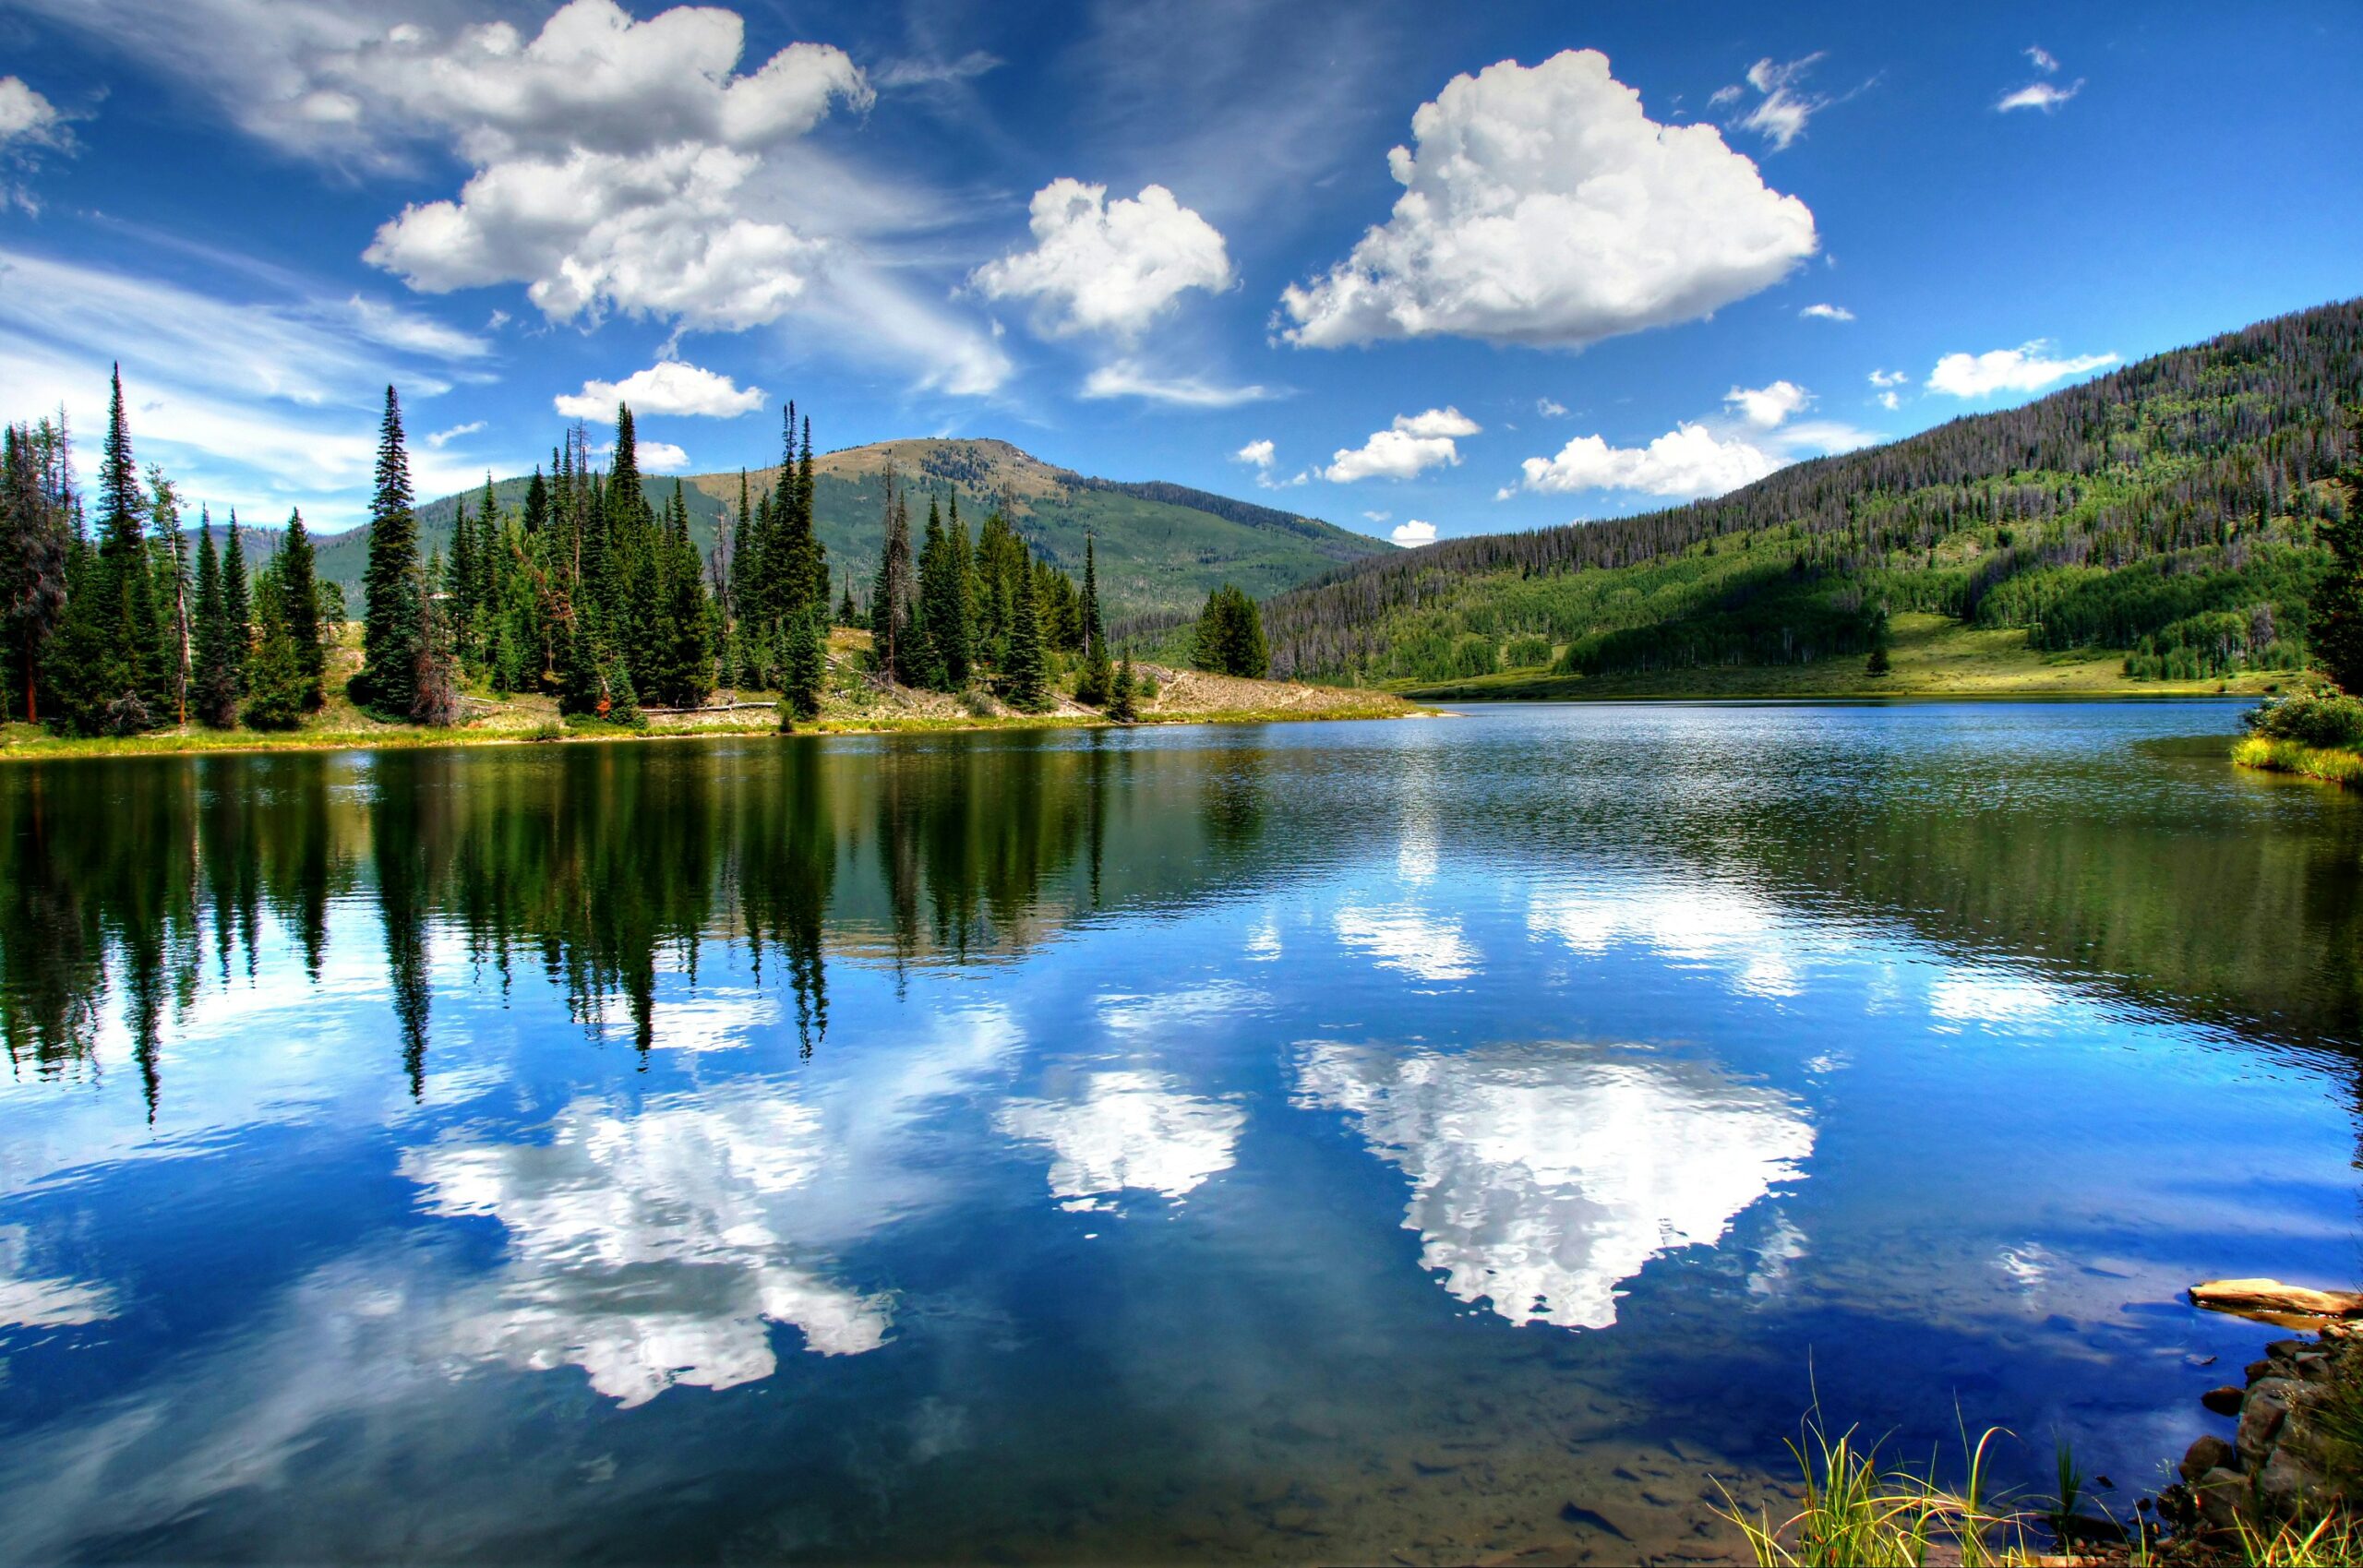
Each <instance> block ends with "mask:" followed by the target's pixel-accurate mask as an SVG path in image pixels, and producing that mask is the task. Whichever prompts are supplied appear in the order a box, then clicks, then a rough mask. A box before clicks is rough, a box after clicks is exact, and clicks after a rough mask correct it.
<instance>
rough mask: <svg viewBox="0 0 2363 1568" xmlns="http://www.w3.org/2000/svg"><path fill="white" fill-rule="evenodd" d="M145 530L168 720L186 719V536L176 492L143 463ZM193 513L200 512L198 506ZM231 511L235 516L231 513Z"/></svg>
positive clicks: (189, 635) (189, 617) (189, 611)
mask: <svg viewBox="0 0 2363 1568" xmlns="http://www.w3.org/2000/svg"><path fill="white" fill-rule="evenodd" d="M148 496H149V501H148V533H149V538H150V540H151V541H152V542H153V545H154V562H155V581H156V607H157V614H158V616H160V617H161V619H162V623H163V624H162V634H163V638H164V658H165V661H166V664H168V665H169V667H170V669H171V672H172V701H173V722H174V723H175V724H187V723H188V700H189V662H190V655H191V653H192V652H194V650H193V648H192V646H191V644H192V643H193V641H194V640H195V639H194V632H195V625H194V623H195V619H196V616H195V615H194V613H193V611H194V606H193V605H192V604H190V603H189V576H188V569H189V560H188V540H187V538H186V536H185V535H184V534H183V533H181V499H180V493H179V492H178V491H176V490H174V488H173V482H172V481H171V480H169V479H167V478H165V477H164V471H163V469H162V468H161V467H160V466H158V465H157V464H155V463H150V464H149V465H148ZM198 515H199V516H200V517H202V516H203V515H204V513H203V511H202V509H200V510H199V513H198ZM232 515H235V514H232Z"/></svg>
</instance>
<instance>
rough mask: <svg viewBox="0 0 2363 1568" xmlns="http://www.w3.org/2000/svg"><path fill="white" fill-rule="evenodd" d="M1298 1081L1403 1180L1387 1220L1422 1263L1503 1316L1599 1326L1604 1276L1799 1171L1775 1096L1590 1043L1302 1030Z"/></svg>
mask: <svg viewBox="0 0 2363 1568" xmlns="http://www.w3.org/2000/svg"><path fill="white" fill-rule="evenodd" d="M1297 1085H1298V1087H1297V1100H1298V1103H1299V1104H1301V1105H1304V1106H1307V1107H1312V1108H1314V1109H1326V1110H1335V1111H1340V1112H1343V1113H1345V1114H1346V1115H1348V1116H1349V1117H1350V1118H1352V1119H1353V1120H1354V1121H1355V1122H1356V1123H1357V1124H1358V1126H1359V1128H1360V1130H1361V1133H1362V1135H1363V1137H1364V1138H1366V1139H1367V1140H1368V1141H1369V1143H1370V1144H1371V1146H1372V1148H1373V1150H1374V1151H1375V1152H1376V1153H1377V1154H1378V1155H1380V1156H1381V1157H1382V1158H1384V1159H1385V1160H1386V1161H1387V1162H1388V1163H1389V1164H1391V1165H1394V1166H1396V1167H1399V1168H1400V1169H1401V1170H1402V1171H1403V1172H1404V1174H1405V1175H1407V1176H1408V1177H1409V1178H1410V1181H1411V1199H1410V1203H1409V1205H1408V1206H1407V1208H1406V1209H1405V1212H1404V1218H1403V1225H1404V1228H1406V1229H1407V1230H1415V1231H1418V1232H1419V1233H1420V1236H1421V1240H1422V1242H1423V1243H1424V1245H1423V1247H1422V1249H1421V1264H1422V1265H1423V1266H1424V1267H1427V1268H1430V1269H1435V1270H1440V1271H1442V1272H1443V1273H1444V1275H1445V1281H1444V1283H1445V1289H1447V1290H1449V1291H1450V1292H1451V1293H1452V1294H1453V1295H1454V1296H1455V1297H1457V1298H1458V1299H1461V1300H1463V1301H1468V1302H1471V1303H1475V1302H1480V1301H1482V1302H1486V1303H1488V1304H1490V1305H1491V1306H1492V1308H1493V1311H1496V1312H1498V1313H1500V1314H1501V1315H1502V1316H1503V1317H1505V1318H1506V1319H1508V1320H1509V1321H1510V1322H1511V1323H1520V1324H1524V1323H1553V1324H1556V1325H1557V1326H1559V1327H1562V1328H1606V1327H1609V1326H1610V1325H1612V1324H1613V1323H1615V1322H1616V1310H1617V1309H1616V1287H1617V1286H1618V1285H1620V1284H1621V1283H1623V1282H1624V1281H1625V1280H1627V1279H1630V1278H1632V1277H1633V1276H1634V1275H1637V1274H1638V1273H1640V1271H1641V1268H1642V1266H1643V1265H1644V1264H1645V1263H1648V1262H1649V1260H1650V1259H1651V1258H1653V1257H1655V1256H1657V1255H1658V1254H1659V1253H1661V1252H1663V1251H1669V1250H1670V1249H1673V1248H1676V1247H1683V1246H1696V1245H1707V1246H1712V1245H1714V1244H1716V1243H1717V1242H1719V1241H1721V1239H1722V1238H1723V1236H1724V1234H1725V1233H1726V1232H1727V1231H1728V1230H1729V1229H1730V1227H1731V1224H1732V1221H1733V1219H1735V1218H1736V1217H1737V1216H1738V1215H1740V1214H1741V1213H1742V1212H1743V1211H1744V1210H1745V1209H1746V1208H1747V1207H1748V1206H1749V1205H1750V1204H1752V1203H1756V1202H1757V1200H1758V1199H1760V1198H1762V1197H1764V1196H1765V1195H1766V1194H1767V1193H1768V1192H1769V1191H1771V1190H1772V1189H1773V1187H1774V1186H1775V1185H1777V1184H1779V1183H1781V1182H1784V1181H1792V1180H1795V1179H1798V1178H1799V1177H1801V1176H1802V1175H1803V1167H1804V1163H1805V1159H1806V1158H1807V1157H1808V1156H1809V1155H1811V1154H1812V1152H1813V1144H1814V1131H1813V1128H1812V1125H1811V1124H1810V1123H1809V1122H1808V1121H1807V1120H1806V1119H1805V1112H1804V1110H1803V1108H1802V1107H1799V1106H1798V1105H1797V1104H1796V1103H1795V1102H1794V1101H1793V1100H1792V1099H1790V1098H1789V1097H1788V1096H1787V1095H1782V1094H1780V1093H1778V1092H1777V1091H1774V1090H1771V1089H1768V1088H1762V1087H1757V1086H1754V1085H1749V1084H1745V1083H1737V1082H1734V1081H1733V1080H1732V1079H1731V1078H1729V1077H1728V1076H1726V1075H1725V1074H1723V1073H1722V1072H1721V1071H1719V1070H1717V1069H1714V1068H1712V1067H1709V1066H1706V1065H1703V1064H1700V1063H1696V1062H1684V1061H1675V1060H1665V1059H1655V1058H1650V1057H1647V1056H1642V1055H1639V1054H1637V1053H1635V1052H1631V1051H1622V1050H1614V1049H1610V1048H1606V1047H1589V1046H1577V1045H1557V1044H1535V1045H1498V1046H1487V1047H1481V1048H1479V1049H1475V1050H1470V1051H1465V1052H1459V1053H1456V1054H1449V1055H1448V1054H1445V1053H1442V1052H1438V1051H1433V1050H1424V1049H1421V1050H1408V1051H1407V1050H1402V1049H1398V1048H1392V1047H1380V1046H1355V1045H1342V1044H1337V1043H1332V1042H1316V1043H1313V1044H1311V1045H1308V1046H1307V1047H1304V1049H1303V1053H1302V1056H1301V1059H1300V1061H1299V1063H1298V1069H1297ZM1782 1246H1783V1248H1784V1249H1793V1248H1796V1247H1798V1246H1801V1241H1800V1240H1798V1239H1796V1238H1795V1237H1794V1233H1793V1232H1787V1233H1784V1240H1783V1243H1782Z"/></svg>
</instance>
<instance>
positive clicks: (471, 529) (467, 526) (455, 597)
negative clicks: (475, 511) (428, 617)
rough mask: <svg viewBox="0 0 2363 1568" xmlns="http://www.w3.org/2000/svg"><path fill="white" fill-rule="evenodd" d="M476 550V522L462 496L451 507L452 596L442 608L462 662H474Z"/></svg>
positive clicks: (465, 499) (467, 663) (466, 663)
mask: <svg viewBox="0 0 2363 1568" xmlns="http://www.w3.org/2000/svg"><path fill="white" fill-rule="evenodd" d="M476 554H477V550H476V530H475V524H474V521H471V520H470V518H469V516H468V498H467V497H465V496H462V497H459V499H458V500H457V501H455V502H454V503H453V504H452V509H451V565H450V594H451V597H450V603H449V604H447V605H446V606H445V609H446V611H447V613H448V614H449V615H450V621H451V627H452V632H453V636H452V643H453V646H454V647H455V648H456V649H457V650H458V652H459V657H460V663H461V664H462V665H463V666H465V665H470V664H474V663H475V650H474V645H473V642H472V640H471V638H470V631H471V628H472V623H473V621H474V614H473V612H474V604H475V592H476Z"/></svg>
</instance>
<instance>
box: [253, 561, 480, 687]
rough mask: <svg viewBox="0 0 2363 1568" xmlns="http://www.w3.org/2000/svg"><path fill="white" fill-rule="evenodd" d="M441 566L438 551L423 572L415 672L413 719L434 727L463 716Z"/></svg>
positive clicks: (447, 601)
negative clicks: (442, 589)
mask: <svg viewBox="0 0 2363 1568" xmlns="http://www.w3.org/2000/svg"><path fill="white" fill-rule="evenodd" d="M441 567H442V557H441V556H440V555H439V554H438V556H437V557H435V559H434V560H433V561H432V562H431V563H430V564H429V569H428V570H427V571H426V572H425V573H423V574H421V581H420V582H419V585H418V604H419V624H418V664H417V667H416V669H415V671H414V674H413V675H412V676H411V695H410V720H411V723H413V724H425V725H426V726H427V727H429V728H430V729H444V728H447V727H449V726H450V724H453V723H454V722H456V721H457V720H458V718H459V716H460V661H459V656H458V653H457V652H456V651H455V650H454V649H453V647H452V645H451V619H450V609H449V604H450V601H449V600H448V599H447V598H445V597H444V595H443V593H442V592H441V587H442V579H443V576H444V574H443V571H442V570H441ZM283 619H284V617H282V621H283ZM291 646H292V643H291Z"/></svg>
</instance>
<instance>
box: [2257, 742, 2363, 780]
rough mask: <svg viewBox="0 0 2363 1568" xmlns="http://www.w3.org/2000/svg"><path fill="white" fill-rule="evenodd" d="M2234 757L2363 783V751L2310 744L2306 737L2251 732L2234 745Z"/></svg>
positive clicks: (2264, 767)
mask: <svg viewBox="0 0 2363 1568" xmlns="http://www.w3.org/2000/svg"><path fill="white" fill-rule="evenodd" d="M2232 760H2233V761H2235V762H2237V763H2238V764H2239V765H2240V766H2241V767H2243V768H2254V769H2256V770H2258V771H2259V772H2267V773H2295V774H2297V775H2298V776H2300V777H2303V778H2309V779H2321V780H2323V781H2324V782H2326V783H2329V784H2363V752H2356V751H2348V750H2345V749H2343V748H2336V747H2320V746H2308V745H2306V744H2305V743H2304V742H2303V741H2297V740H2281V739H2277V738H2275V737H2273V736H2267V735H2251V736H2245V737H2243V738H2242V739H2241V740H2240V741H2239V742H2238V743H2237V744H2236V745H2235V746H2234V747H2233V748H2232Z"/></svg>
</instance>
